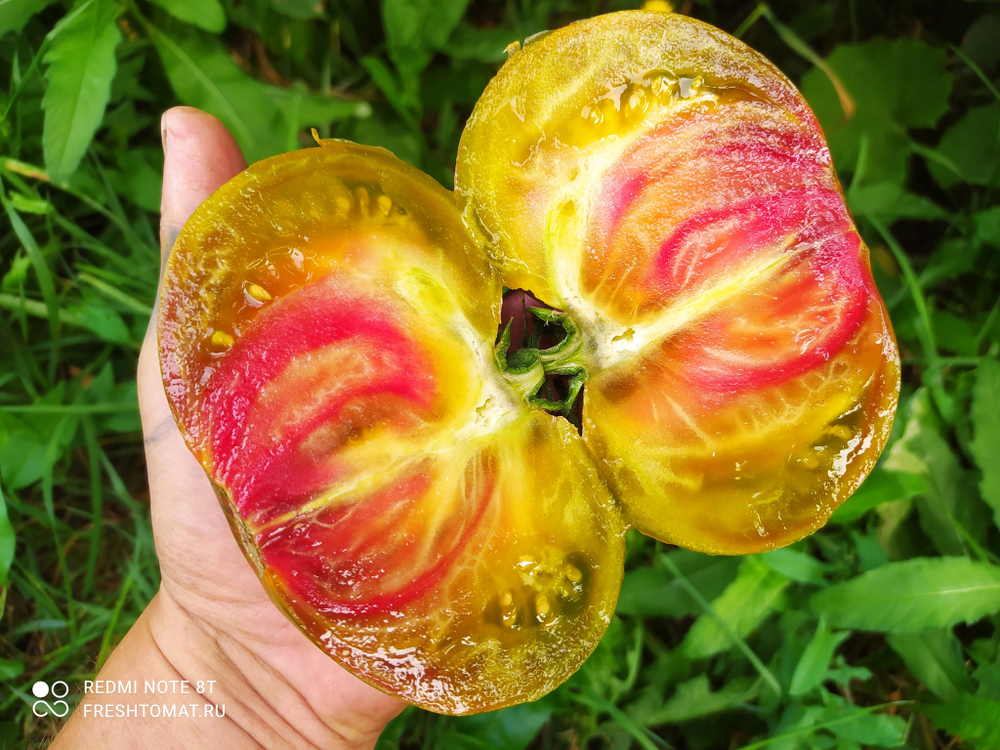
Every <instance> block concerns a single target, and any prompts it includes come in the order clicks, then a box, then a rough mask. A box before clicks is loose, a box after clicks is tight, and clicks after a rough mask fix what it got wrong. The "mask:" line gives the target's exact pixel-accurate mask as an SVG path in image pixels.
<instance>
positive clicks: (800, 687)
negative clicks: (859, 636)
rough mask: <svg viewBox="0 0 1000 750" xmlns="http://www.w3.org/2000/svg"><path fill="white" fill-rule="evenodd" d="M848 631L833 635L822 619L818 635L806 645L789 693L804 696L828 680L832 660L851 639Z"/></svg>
mask: <svg viewBox="0 0 1000 750" xmlns="http://www.w3.org/2000/svg"><path fill="white" fill-rule="evenodd" d="M850 635H851V633H850V631H848V630H845V631H842V632H840V633H831V632H830V630H829V629H828V628H827V627H826V622H825V621H824V620H823V619H822V618H821V619H820V621H819V624H818V625H817V626H816V633H815V635H813V637H812V640H811V641H809V643H808V644H807V645H806V648H805V651H803V652H802V656H801V658H800V659H799V663H798V665H796V667H795V672H794V673H793V674H792V681H791V684H790V686H789V688H788V692H789V693H791V694H792V695H803V694H804V693H808V692H809V691H810V690H812V689H813V688H814V687H816V686H817V685H819V684H820V683H822V682H823V681H824V680H826V679H828V674H829V669H828V668H829V666H830V660H831V659H833V654H834V653H835V652H836V650H837V647H838V646H840V644H841V643H843V642H844V641H845V640H847V639H848V638H849V637H850Z"/></svg>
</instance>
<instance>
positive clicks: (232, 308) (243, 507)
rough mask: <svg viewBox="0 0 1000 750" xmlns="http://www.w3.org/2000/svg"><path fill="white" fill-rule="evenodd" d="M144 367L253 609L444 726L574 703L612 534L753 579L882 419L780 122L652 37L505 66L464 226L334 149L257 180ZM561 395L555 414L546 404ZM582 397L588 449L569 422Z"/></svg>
mask: <svg viewBox="0 0 1000 750" xmlns="http://www.w3.org/2000/svg"><path fill="white" fill-rule="evenodd" d="M567 71H573V74H572V75H569V74H567ZM504 286H506V287H510V288H520V289H526V290H530V291H531V293H532V294H533V295H534V296H535V297H536V298H537V299H538V300H540V301H541V302H542V303H544V307H538V308H535V312H536V313H537V315H538V316H539V318H540V320H544V321H545V322H546V323H547V324H550V325H553V326H555V327H557V328H558V327H560V326H561V327H562V329H563V331H564V333H563V335H562V336H561V337H559V338H558V340H557V343H556V344H555V345H554V346H550V347H549V348H544V349H543V348H541V347H540V346H538V341H537V340H536V341H535V342H534V345H532V344H530V343H529V345H528V346H527V347H526V348H524V349H522V350H521V351H517V352H512V351H510V341H509V335H508V336H506V337H501V338H500V344H499V346H498V345H497V338H498V326H499V323H500V312H501V310H500V302H501V293H502V289H503V287H504ZM159 337H160V355H161V366H162V371H163V377H164V383H165V387H166V390H167V394H168V399H169V401H170V404H171V408H172V409H173V411H174V414H175V417H176V418H177V421H178V424H179V425H180V427H181V430H182V433H183V434H184V437H185V440H186V441H187V444H188V446H189V447H190V448H191V450H192V452H193V453H194V454H195V455H196V456H197V457H198V459H199V461H200V462H201V463H202V465H203V466H204V467H205V470H206V472H207V474H208V476H209V478H210V480H211V482H212V485H213V487H214V488H215V491H216V494H217V495H218V497H219V500H220V502H221V503H222V506H223V508H224V510H225V511H226V514H227V517H228V518H229V520H230V524H231V526H232V529H233V532H234V535H235V537H236V538H237V540H238V541H239V543H240V545H241V547H242V548H243V551H244V553H245V554H246V556H247V558H248V560H249V561H250V563H251V564H252V565H253V566H254V568H255V570H256V572H257V574H258V575H259V577H260V578H261V580H262V582H263V583H264V585H265V587H266V588H267V589H268V591H269V592H270V593H271V595H272V598H273V599H274V600H275V602H276V603H277V604H278V605H279V606H280V607H281V608H282V609H283V610H284V611H285V613H286V614H287V615H288V616H289V617H290V618H291V619H292V620H293V621H294V622H295V623H296V624H297V625H298V626H299V627H300V628H301V629H302V630H303V632H305V633H306V634H307V635H308V636H309V637H310V638H311V639H312V640H313V641H314V642H315V643H316V644H317V645H318V646H319V647H320V648H322V649H324V650H325V651H327V652H328V653H329V654H330V655H331V656H332V657H333V658H334V659H336V660H337V661H338V662H339V663H341V664H342V665H343V666H345V667H346V668H347V669H349V670H350V671H352V672H353V673H354V674H356V675H358V676H359V677H361V678H362V679H364V680H365V681H367V682H368V683H370V684H372V685H375V686H376V687H379V688H381V689H383V690H386V691H387V692H391V693H393V694H396V695H399V696H400V697H402V698H404V699H406V700H408V701H411V702H413V703H415V704H418V705H420V706H423V707H425V708H429V709H431V710H436V711H442V712H448V713H472V712H476V711H483V710H490V709H495V708H500V707H502V706H505V705H510V704H513V703H518V702H522V701H527V700H532V699H534V698H537V697H539V696H540V695H543V694H544V693H546V692H548V691H549V690H551V689H553V688H554V687H555V686H557V685H558V684H560V683H561V682H562V681H564V680H565V679H566V678H567V677H568V676H569V675H570V674H572V672H573V671H575V670H576V669H577V668H578V667H579V665H580V664H581V663H582V662H583V660H584V659H586V657H587V656H588V655H589V654H590V652H591V651H592V650H593V648H594V647H595V646H596V644H597V643H598V641H599V640H600V638H601V635H602V634H603V632H604V630H605V629H606V627H607V625H608V623H609V621H610V618H611V615H612V613H613V611H614V607H615V602H616V599H617V595H618V589H619V587H620V583H621V577H622V565H623V546H624V541H623V540H624V533H625V530H626V529H627V528H629V527H630V526H634V527H636V528H638V529H639V530H640V531H642V532H643V533H646V534H649V535H651V536H654V537H656V538H658V539H661V540H664V541H666V542H670V543H674V544H679V545H683V546H686V547H688V548H691V549H695V550H700V551H704V552H710V553H716V554H742V553H749V552H754V551H760V550H765V549H771V548H774V547H776V546H780V545H783V544H788V543H790V542H792V541H794V540H796V539H799V538H801V537H802V536H804V535H806V534H808V533H809V532H811V531H812V530H814V529H815V528H817V527H818V526H820V525H822V524H823V523H824V522H825V520H826V518H827V517H828V516H829V514H830V513H831V512H832V511H833V509H834V508H835V507H836V506H837V505H838V504H839V503H840V502H842V501H843V500H844V499H845V498H846V497H847V496H848V495H850V493H851V492H852V491H853V490H854V489H855V488H856V487H857V486H858V484H860V482H861V481H862V479H863V478H864V477H865V475H866V474H867V473H868V471H870V469H871V467H872V466H873V464H874V462H875V460H876V459H877V457H878V454H879V452H880V451H881V449H882V446H883V445H884V444H885V440H886V438H887V435H888V431H889V428H890V426H891V419H892V413H893V410H894V408H895V403H896V398H897V392H898V385H899V364H898V355H897V353H896V348H895V342H894V339H893V335H892V331H891V328H890V327H889V323H888V318H887V316H886V313H885V310H884V307H883V305H882V302H881V300H880V299H879V296H878V294H877V291H876V290H875V287H874V284H873V282H872V278H871V273H870V270H869V265H868V252H867V248H866V247H865V246H864V244H863V243H862V241H861V239H860V237H859V236H858V233H857V231H856V230H855V228H854V225H853V224H852V222H851V219H850V216H849V215H848V213H847V211H846V208H845V206H844V201H843V196H842V193H841V190H840V186H839V184H838V183H837V179H836V176H835V174H834V171H833V167H832V164H831V163H830V157H829V152H828V150H827V148H826V145H825V142H824V140H823V137H822V133H821V132H820V130H819V127H818V125H817V123H816V120H815V118H814V117H813V115H812V113H811V112H810V111H809V109H808V107H807V106H806V105H805V103H804V101H803V99H802V97H801V96H800V95H799V94H798V92H797V91H796V90H795V89H794V87H793V86H792V85H791V84H790V83H789V82H788V81H787V79H785V78H784V77H783V76H782V75H781V74H780V73H779V72H778V71H777V70H776V69H775V68H774V67H773V66H772V65H771V64H770V63H768V62H767V61H766V60H764V59H763V58H762V57H760V56H759V55H757V54H756V53H754V52H752V51H751V50H749V49H748V48H747V47H745V46H744V45H743V44H742V43H740V42H738V41H736V40H735V39H733V38H731V37H728V36H726V35H725V34H723V33H722V32H720V31H718V30H716V29H713V28H712V27H709V26H707V25H705V24H702V23H699V22H697V21H693V20H690V19H687V18H684V17H681V16H676V15H668V14H661V13H644V12H627V13H619V14H613V15H609V16H603V17H599V18H596V19H592V20H590V21H585V22H581V23H578V24H574V25H572V26H570V27H567V28H565V29H561V30H559V31H556V32H553V33H551V34H549V35H547V36H545V37H543V38H541V39H539V40H537V41H534V42H532V43H531V44H529V45H527V46H525V47H524V48H523V49H520V48H518V47H512V48H511V50H510V59H509V60H508V62H507V63H506V64H505V65H504V67H503V68H502V69H501V71H500V73H499V74H498V75H497V77H496V78H495V79H494V80H493V82H492V83H491V84H490V85H489V87H488V88H487V90H486V92H485V94H484V95H483V98H482V99H481V100H480V102H479V104H478V105H477V107H476V109H475V111H474V113H473V116H472V118H471V119H470V121H469V123H468V125H467V127H466V130H465V133H464V135H463V139H462V143H461V147H460V152H459V160H458V169H457V180H456V192H455V193H454V194H453V193H449V192H447V191H445V190H444V189H443V188H441V187H440V186H439V185H438V184H437V183H436V182H434V181H433V180H432V179H431V178H430V177H428V176H426V175H424V174H422V173H421V172H419V171H418V170H416V169H414V168H413V167H410V166H408V165H406V164H404V163H403V162H401V161H399V160H398V159H396V158H395V157H393V156H392V155H391V154H389V153H388V152H385V151H382V150H380V149H373V148H367V147H362V146H357V145H354V144H350V143H346V142H342V141H325V142H323V143H322V144H321V145H320V147H319V148H315V149H308V150H304V151H299V152H294V153H290V154H284V155H282V156H278V157H274V158H272V159H268V160H265V161H262V162H259V163H257V164H255V165H253V166H251V167H250V168H248V169H247V170H246V171H245V172H243V173H242V174H241V175H239V176H237V177H236V178H234V179H233V180H232V181H231V182H229V183H228V184H227V185H225V186H224V187H223V188H221V189H220V190H219V191H218V192H216V193H215V194H214V195H213V196H211V197H210V198H209V199H208V200H207V201H206V202H205V203H204V204H203V205H202V206H201V207H200V208H199V209H198V210H197V211H196V212H195V214H194V215H193V216H192V218H191V219H190V221H189V222H188V224H187V225H186V226H185V228H184V231H183V232H182V233H181V235H180V237H179V238H178V240H177V243H176V245H175V247H174V249H173V251H172V253H171V256H170V260H169V261H168V265H167V270H166V273H165V277H164V285H163V291H162V296H161V305H160V318H159ZM547 341H548V339H547ZM554 376H560V377H564V378H571V382H572V383H573V384H574V385H573V386H572V387H571V388H569V390H568V392H567V391H562V392H561V393H560V394H559V395H561V396H565V398H564V399H563V401H561V402H558V403H556V402H554V401H552V400H550V399H546V398H544V397H543V396H542V395H541V394H542V393H543V392H544V391H545V388H546V387H547V386H546V384H547V383H549V382H551V379H552V378H553V377H554ZM580 388H582V399H583V408H582V415H581V417H580V421H579V425H578V427H579V429H578V428H577V427H574V425H572V424H571V423H570V422H569V421H567V419H565V418H563V416H559V415H560V414H569V413H570V410H571V408H572V407H571V403H570V402H571V401H572V398H573V396H574V395H575V394H576V393H578V392H579V390H580Z"/></svg>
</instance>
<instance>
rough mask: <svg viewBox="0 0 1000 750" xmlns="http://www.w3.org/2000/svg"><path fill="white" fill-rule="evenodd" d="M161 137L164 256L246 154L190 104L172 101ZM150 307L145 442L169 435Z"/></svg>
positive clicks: (143, 364)
mask: <svg viewBox="0 0 1000 750" xmlns="http://www.w3.org/2000/svg"><path fill="white" fill-rule="evenodd" d="M160 132H161V136H162V138H163V152H164V160H163V193H162V198H161V199H160V254H161V260H162V261H166V258H167V255H169V253H170V248H171V247H172V246H173V244H174V240H176V239H177V235H178V233H179V232H180V230H181V227H183V226H184V222H185V221H187V220H188V217H189V216H190V215H191V214H192V213H193V212H194V210H195V209H196V208H197V207H198V206H199V205H201V203H202V201H204V200H205V198H207V197H208V196H209V195H211V194H212V193H213V192H214V191H215V190H217V189H218V188H219V187H221V186H222V185H223V184H224V183H225V182H226V181H227V180H229V179H230V178H231V177H233V176H234V175H236V174H238V173H239V172H240V171H241V170H242V169H244V168H246V160H245V159H244V158H243V154H242V153H241V152H240V148H239V146H238V145H237V144H236V141H235V140H234V139H233V137H232V135H230V133H229V131H228V130H227V129H226V126H225V125H223V124H222V123H221V122H219V121H218V120H217V119H216V118H214V117H212V116H211V115H209V114H206V113H205V112H202V111H200V110H197V109H194V108H193V107H174V108H173V109H169V110H167V111H166V112H165V113H164V114H163V117H162V119H161V120H160ZM155 317H156V315H155V313H154V316H153V320H151V321H150V326H149V329H148V330H147V334H146V340H145V341H144V342H143V348H142V353H141V355H140V357H139V373H138V381H139V382H138V387H139V407H140V411H141V413H142V418H143V419H142V421H143V427H144V429H145V433H146V440H147V444H148V445H152V444H153V443H159V442H160V441H161V440H163V439H165V438H167V437H168V436H169V437H170V438H171V439H174V440H176V439H179V435H174V434H173V433H175V432H176V427H175V426H174V422H173V418H172V416H171V414H170V409H169V408H168V407H167V401H166V398H165V396H164V394H163V385H162V383H161V382H160V368H159V365H158V363H157V359H156V335H155V328H156V323H155Z"/></svg>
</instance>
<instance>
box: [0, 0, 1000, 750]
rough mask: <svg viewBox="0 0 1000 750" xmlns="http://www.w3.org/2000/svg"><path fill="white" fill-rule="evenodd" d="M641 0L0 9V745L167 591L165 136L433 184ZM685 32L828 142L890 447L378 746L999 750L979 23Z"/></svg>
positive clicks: (998, 331)
mask: <svg viewBox="0 0 1000 750" xmlns="http://www.w3.org/2000/svg"><path fill="white" fill-rule="evenodd" d="M636 5H638V3H637V2H633V3H630V2H628V0H609V1H607V2H604V1H599V0H591V1H590V2H571V1H570V0H506V1H501V0H472V1H471V2H470V0H382V2H381V4H379V5H377V4H376V3H374V2H369V1H368V0H152V1H147V0H79V1H78V2H70V1H69V0H2V2H0V80H6V81H7V82H8V83H7V85H6V90H5V91H3V92H0V112H2V119H0V202H2V212H0V213H2V218H0V225H2V229H0V490H2V497H0V584H2V586H3V588H2V593H0V602H2V606H0V613H2V620H0V634H2V635H0V680H2V681H3V684H4V689H3V690H2V691H0V746H3V747H7V748H28V747H42V746H44V745H45V743H46V742H47V740H48V739H50V738H51V736H52V735H53V734H54V733H55V732H56V731H57V730H58V728H59V727H60V726H61V720H60V719H57V718H54V717H51V716H50V717H42V718H39V717H36V716H35V715H34V714H33V713H32V710H31V704H32V701H33V698H32V696H31V693H30V686H31V685H32V683H33V682H34V681H35V680H39V679H47V680H50V681H51V680H55V679H60V680H65V681H67V682H69V683H70V684H72V685H76V684H79V683H80V682H81V681H82V680H84V679H87V678H90V677H91V676H92V675H93V674H94V673H95V672H96V671H97V669H98V668H99V667H100V665H101V663H102V662H103V660H104V659H105V658H106V656H107V655H108V653H109V650H110V649H111V648H112V647H113V646H114V645H115V644H116V643H117V642H118V641H119V640H120V639H121V638H122V636H123V635H124V633H125V632H126V631H127V629H128V628H129V626H130V625H131V624H132V623H133V622H134V621H135V619H136V617H137V616H138V614H139V613H140V612H141V611H142V609H143V607H144V606H145V604H146V603H147V602H148V601H149V599H150V597H152V595H153V594H154V593H155V591H156V589H157V585H158V572H157V561H156V553H155V549H154V547H153V543H152V535H151V532H150V526H149V506H148V493H147V490H146V485H145V474H144V465H143V452H142V443H141V439H140V432H139V421H138V412H137V407H136V389H135V366H136V356H137V353H138V350H139V344H140V342H141V340H142V338H143V335H144V332H145V330H146V326H147V323H148V320H149V316H150V312H151V309H152V306H153V301H154V295H155V291H156V280H157V275H158V270H159V262H158V249H157V239H156V237H157V211H158V206H159V181H160V170H161V168H162V155H161V152H160V139H159V133H158V127H159V126H158V123H159V116H160V114H161V113H162V112H163V111H164V110H165V109H166V108H167V107H169V106H172V105H175V104H180V103H183V104H189V105H193V106H196V107H200V108H202V109H205V110H207V111H209V112H211V113H212V114H214V115H216V116H217V117H219V118H220V119H221V120H222V121H223V122H224V123H225V124H226V125H227V126H228V127H229V128H230V129H231V130H232V132H233V134H234V135H235V136H236V138H237V140H238V141H239V143H240V144H241V146H242V147H243V149H244V150H245V152H246V154H247V156H248V158H250V159H251V160H255V159H259V158H262V157H265V156H268V155H271V154H274V153H278V152H281V151H285V150H288V149H294V148H299V147H305V146H308V145H310V142H311V141H310V138H309V136H308V128H310V127H316V128H317V129H318V130H319V132H320V133H321V134H322V135H324V136H337V137H343V138H349V139H352V140H356V141H360V142H362V143H369V144H376V145H381V146H385V147H386V148H388V149H390V150H391V151H393V152H394V153H396V154H397V155H398V156H400V157H402V158H403V159H405V160H407V161H409V162H412V163H413V164H416V165H417V166H419V167H421V168H422V169H424V170H425V171H427V172H429V173H430V174H431V175H433V176H434V177H436V178H437V179H438V180H440V182H441V183H443V184H444V185H445V186H446V187H449V188H450V187H451V186H452V179H453V172H454V164H455V154H456V150H457V145H458V139H459V136H460V134H461V130H462V126H463V122H464V119H465V118H466V117H467V116H468V114H469V113H470V111H471V108H472V106H473V104H474V103H475V101H476V100H477V98H478V97H479V95H480V93H481V91H482V89H483V87H484V86H485V85H486V83H487V81H489V79H490V77H491V76H492V75H493V74H494V72H495V71H496V70H497V68H498V66H499V65H500V64H501V63H502V61H503V59H504V48H505V47H506V45H507V44H508V43H510V42H511V41H513V40H516V39H524V38H525V37H527V36H530V35H531V34H534V33H537V32H539V31H542V30H544V29H546V28H551V27H554V26H558V25H561V24H564V23H567V22H569V21H572V20H574V19H576V18H580V17H584V16H588V15H592V14H595V13H598V12H604V11H610V10H617V9H622V8H627V7H635V6H636ZM677 10H678V11H680V12H683V13H687V14H690V15H693V16H696V17H699V18H701V19H704V20H707V21H709V22H712V23H714V24H716V25H718V26H720V27H722V28H723V29H726V30H728V31H730V32H735V33H736V34H737V35H738V36H742V38H743V39H744V40H745V41H747V42H748V43H749V44H751V45H752V46H754V47H755V48H757V49H758V50H760V51H762V52H763V53H764V54H766V55H767V56H768V57H770V58H771V59H772V60H773V61H775V62H776V63H777V64H778V65H779V66H780V67H781V68H782V70H784V71H785V73H786V74H787V75H788V76H789V77H790V78H791V79H792V80H793V81H795V82H796V83H797V84H799V85H800V87H801V89H802V91H803V92H804V94H805V96H806V97H807V99H808V100H809V101H810V103H811V104H812V106H813V107H814V109H815V111H816V114H817V115H818V117H819V119H820V121H821V123H822V125H823V127H824V129H825V131H826V133H827V136H828V138H829V142H830V147H831V150H832V153H833V157H834V161H835V164H836V166H837V169H838V173H839V175H840V178H841V181H842V182H843V185H844V187H845V191H846V194H847V199H848V203H849V206H850V209H851V211H852V212H853V214H854V217H855V219H856V220H857V222H858V224H859V228H860V230H861V232H862V234H863V236H864V237H865V239H866V241H867V243H868V245H869V246H870V247H871V250H872V258H873V266H874V270H875V274H876V279H877V283H878V286H879V288H880V289H881V292H882V295H883V296H884V298H885V300H886V302H887V305H888V307H889V310H890V313H891V316H892V320H893V323H894V326H895V329H896V332H897V334H898V338H899V344H900V348H901V351H902V357H903V363H904V382H903V394H902V403H901V406H900V409H899V412H898V415H897V418H896V424H895V428H894V431H893V435H892V439H891V442H890V444H889V447H888V448H887V449H886V451H885V453H884V454H883V457H882V459H881V460H880V462H879V464H878V466H877V467H876V468H875V470H874V472H873V473H872V475H871V476H870V477H869V478H868V479H867V480H866V482H865V483H864V485H863V486H862V488H861V489H860V490H859V491H858V492H857V493H856V494H855V495H854V496H853V497H852V498H851V499H850V500H849V501H848V502H847V503H846V504H845V505H844V506H843V507H841V508H840V509H839V510H838V511H837V512H836V513H835V514H834V516H833V518H832V520H831V522H830V524H829V525H828V526H827V527H825V528H824V529H822V530H821V531H819V532H817V533H816V534H814V535H813V536H811V537H809V538H808V539H805V540H803V541H802V542H799V543H798V544H795V545H793V546H791V547H789V548H787V549H782V550H777V551H774V552H770V553H767V554H761V555H753V556H747V557H742V558H713V557H707V556H704V555H699V554H694V553H691V552H687V551H683V550H678V549H673V548H668V547H666V546H664V545H662V544H658V543H655V542H653V541H652V540H649V539H646V538H644V537H641V536H639V535H635V536H631V537H629V540H628V565H627V573H626V577H625V583H624V587H623V590H622V595H621V601H620V603H619V607H618V613H617V615H616V617H615V618H614V620H613V622H612V624H611V627H610V629H609V631H608V633H607V635H606V637H605V638H604V640H603V641H602V643H601V645H600V647H599V648H598V650H597V652H596V653H595V654H594V655H593V656H592V657H591V659H590V660H589V661H588V662H587V663H586V664H585V666H584V667H583V669H582V670H581V671H580V672H579V673H578V674H577V675H576V676H574V677H573V678H572V679H571V680H570V681H569V682H568V683H567V684H566V685H564V686H562V687H561V688H559V689H558V690H556V691H555V692H554V693H552V694H551V695H549V696H547V697H546V698H544V699H542V700H540V701H538V702H536V703H533V704H529V705H524V706H518V707H514V708H509V709H505V710H502V711H498V712H494V713H491V714H485V715H480V716H473V717H467V718H458V719H456V718H447V717H441V716H437V715H433V714H429V713H424V712H421V711H418V710H416V709H408V710H407V711H406V712H404V713H403V714H402V715H401V716H400V717H399V718H398V719H397V720H395V721H394V722H393V723H392V724H391V725H390V727H389V728H388V729H387V730H386V732H385V733H384V735H383V737H382V739H381V740H380V743H379V748H380V750H389V748H400V749H402V750H412V749H415V748H425V749H426V750H431V749H434V748H441V749H442V750H443V749H445V748H447V749H448V750H455V749H456V748H459V749H461V748H489V749H491V750H497V749H498V750H520V749H521V748H535V749H537V750H541V749H542V748H545V749H548V748H573V749H574V750H577V749H581V748H631V747H640V748H645V750H654V749H655V748H677V749H678V750H682V749H685V748H689V749H691V750H699V749H702V748H703V749H705V750H716V749H718V748H744V750H749V748H764V747H767V748H771V749H772V750H778V749H779V748H780V749H781V750H793V749H797V748H820V749H822V750H826V749H828V748H836V750H859V749H860V748H861V747H884V748H912V750H940V749H942V748H952V749H957V748H978V749H979V750H990V749H991V748H993V749H995V748H1000V659H998V645H1000V362H998V350H1000V278H998V277H1000V205H998V200H997V199H998V194H1000V92H998V90H997V85H998V80H1000V79H998V75H1000V6H998V5H996V4H995V3H992V4H991V3H989V2H966V1H965V0H934V1H933V2H931V1H930V0H914V1H912V2H907V1H905V0H870V1H866V2H862V1H861V0H803V1H802V2H793V1H792V0H776V1H775V3H774V5H773V6H770V7H769V6H766V5H755V4H754V3H753V2H747V1H744V0H741V1H739V2H736V1H731V0H697V1H696V2H692V1H691V0H686V2H684V3H683V4H682V5H680V6H679V7H678V8H677ZM835 84H836V85H835ZM838 87H839V91H838ZM71 699H75V700H79V694H78V692H77V694H76V695H73V694H71Z"/></svg>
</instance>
